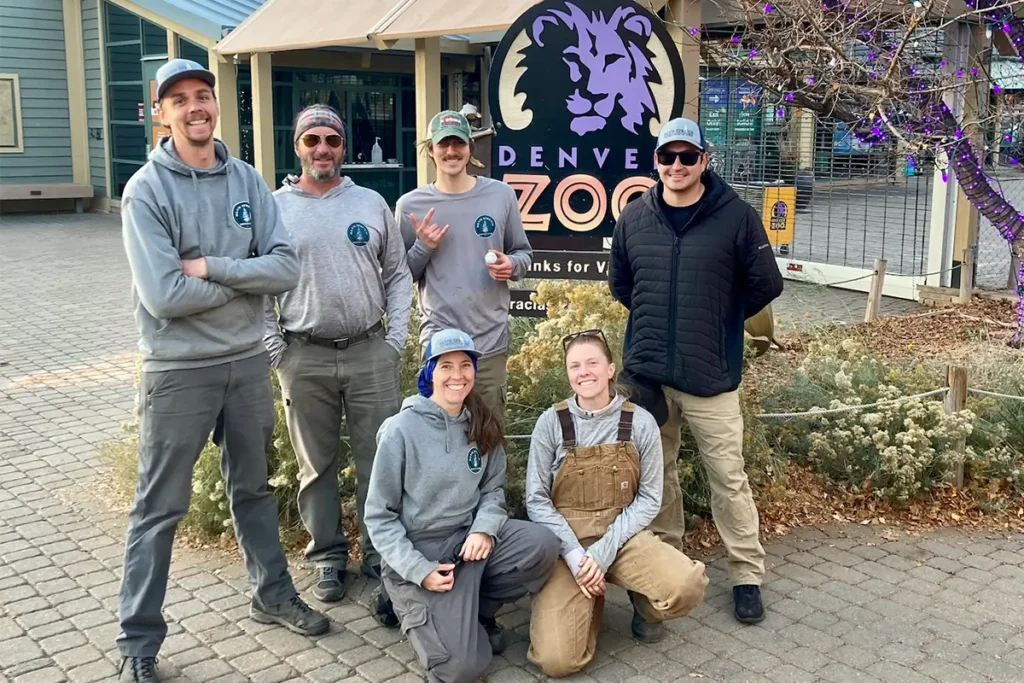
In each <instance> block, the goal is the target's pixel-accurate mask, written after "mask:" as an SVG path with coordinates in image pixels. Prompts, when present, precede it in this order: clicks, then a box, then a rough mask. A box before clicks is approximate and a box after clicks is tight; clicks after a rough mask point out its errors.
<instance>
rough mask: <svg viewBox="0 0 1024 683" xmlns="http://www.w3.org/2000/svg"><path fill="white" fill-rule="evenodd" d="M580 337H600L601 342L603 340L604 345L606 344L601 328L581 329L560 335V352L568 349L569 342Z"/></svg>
mask: <svg viewBox="0 0 1024 683" xmlns="http://www.w3.org/2000/svg"><path fill="white" fill-rule="evenodd" d="M580 337H594V338H595V339H600V340H601V341H602V342H604V345H605V346H608V340H607V339H605V337H604V331H603V330H598V329H593V330H583V331H582V332H573V333H572V334H567V335H565V336H564V337H562V353H565V352H566V351H568V350H569V344H572V343H573V342H574V341H575V340H577V339H579V338H580Z"/></svg>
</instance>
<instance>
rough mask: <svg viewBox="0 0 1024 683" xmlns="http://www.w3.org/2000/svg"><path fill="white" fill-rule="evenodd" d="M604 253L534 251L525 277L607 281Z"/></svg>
mask: <svg viewBox="0 0 1024 683" xmlns="http://www.w3.org/2000/svg"><path fill="white" fill-rule="evenodd" d="M608 257H609V254H608V252H606V251H534V252H533V262H532V263H531V264H530V272H529V273H527V275H526V277H531V278H542V279H546V280H607V279H608Z"/></svg>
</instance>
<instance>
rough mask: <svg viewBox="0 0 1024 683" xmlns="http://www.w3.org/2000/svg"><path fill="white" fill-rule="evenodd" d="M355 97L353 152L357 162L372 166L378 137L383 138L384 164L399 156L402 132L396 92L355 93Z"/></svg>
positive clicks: (381, 140)
mask: <svg viewBox="0 0 1024 683" xmlns="http://www.w3.org/2000/svg"><path fill="white" fill-rule="evenodd" d="M349 96H350V97H351V98H352V121H351V122H350V126H351V129H352V140H351V142H350V144H349V147H350V149H351V150H352V155H351V158H352V160H353V161H354V162H355V163H369V162H370V161H371V159H372V151H373V145H374V142H375V138H378V137H379V138H380V142H379V144H380V146H381V149H382V150H383V152H384V161H387V160H388V159H393V158H396V157H397V155H398V150H397V142H398V129H397V127H396V125H395V100H396V99H397V97H398V95H397V93H395V92H354V93H349Z"/></svg>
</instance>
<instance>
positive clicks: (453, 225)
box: [395, 176, 533, 358]
mask: <svg viewBox="0 0 1024 683" xmlns="http://www.w3.org/2000/svg"><path fill="white" fill-rule="evenodd" d="M430 209H434V218H433V222H434V223H437V224H438V225H439V226H441V227H444V226H445V225H447V226H449V227H448V234H446V235H445V236H444V237H442V238H441V242H440V244H438V245H437V249H434V250H433V251H431V250H430V249H429V248H427V246H426V245H425V244H423V242H420V241H419V240H418V239H417V238H416V229H415V227H414V226H413V223H412V214H416V217H417V218H419V219H420V220H423V218H424V217H425V216H426V215H427V212H428V211H430ZM395 214H396V216H397V217H398V224H399V226H400V227H401V228H402V237H403V238H404V239H405V246H406V248H407V249H408V250H409V270H410V271H412V277H413V279H414V280H416V281H417V283H418V285H419V306H420V343H421V344H426V343H427V341H428V340H429V339H430V337H431V335H433V334H434V333H435V332H437V331H438V330H443V329H446V328H455V329H457V330H464V331H465V332H466V333H467V334H469V336H471V337H473V341H474V342H475V343H476V348H477V349H478V350H479V351H480V353H481V355H482V356H483V357H484V358H489V357H491V356H496V355H498V354H500V353H504V352H505V350H506V349H507V348H508V305H509V300H510V299H511V296H512V295H511V294H510V293H509V289H508V283H507V282H498V281H497V280H495V279H494V278H492V277H491V275H490V273H489V272H488V271H487V264H486V263H485V262H484V257H485V256H486V255H487V252H488V250H490V249H496V250H498V251H500V252H502V253H504V254H507V255H508V257H509V258H510V259H512V264H513V270H512V279H513V280H520V279H522V278H523V277H525V276H526V274H527V273H528V272H530V264H531V263H532V261H533V249H531V248H530V242H529V240H527V239H526V232H525V231H524V230H523V219H522V216H521V215H520V214H519V201H518V200H517V199H516V193H515V190H513V189H512V188H511V187H510V186H508V185H506V184H505V183H503V182H501V181H498V180H494V179H493V178H484V177H481V176H477V181H476V184H475V185H474V186H473V188H472V189H470V190H468V191H466V192H463V193H461V194H445V193H444V192H441V191H440V190H438V189H437V187H435V186H434V184H433V183H431V184H430V185H426V186H424V187H421V188H419V189H416V190H413V191H412V192H409V193H408V194H406V195H403V196H402V197H401V198H400V199H399V200H398V204H397V205H396V207H395Z"/></svg>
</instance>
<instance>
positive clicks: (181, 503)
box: [117, 59, 401, 683]
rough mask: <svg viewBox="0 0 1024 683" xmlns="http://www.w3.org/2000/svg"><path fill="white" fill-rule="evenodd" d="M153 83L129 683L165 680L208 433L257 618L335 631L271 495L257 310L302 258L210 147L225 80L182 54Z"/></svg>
mask: <svg viewBox="0 0 1024 683" xmlns="http://www.w3.org/2000/svg"><path fill="white" fill-rule="evenodd" d="M156 82H157V86H156V88H157V100H158V102H157V109H158V112H159V114H160V118H161V119H162V121H163V123H164V125H166V126H168V127H169V128H170V129H171V135H170V137H168V138H165V139H164V140H162V141H161V142H160V144H159V145H158V146H157V147H156V148H155V149H154V150H153V152H152V153H151V154H150V155H149V161H148V162H147V163H146V165H145V166H143V167H142V168H141V169H139V171H138V172H136V173H135V175H133V176H132V178H131V180H129V181H128V184H127V186H126V187H125V190H124V194H123V195H122V198H121V220H122V223H123V228H124V229H123V233H124V244H125V251H126V252H127V253H128V263H129V265H130V266H131V272H132V298H133V299H134V301H135V321H136V324H137V326H138V328H139V333H140V339H139V348H140V350H141V351H142V384H141V386H140V389H139V483H138V487H137V488H136V491H135V501H134V503H133V504H132V509H131V513H130V515H129V518H128V534H127V539H126V541H125V555H124V578H123V579H122V582H121V589H120V595H119V598H118V612H119V616H120V621H121V634H120V636H118V638H117V646H118V650H120V653H121V657H122V662H121V673H120V681H121V682H122V683H153V682H155V681H159V680H160V679H159V675H158V673H157V669H156V656H157V653H158V652H159V650H160V646H161V644H162V643H163V640H164V637H165V636H166V635H167V623H166V622H165V621H164V618H163V616H162V615H161V607H162V605H163V601H164V594H165V592H166V589H167V578H168V572H169V569H170V563H171V548H172V545H173V543H174V532H175V529H176V527H177V524H178V522H179V521H180V520H181V518H182V516H184V514H185V513H186V511H187V510H188V506H189V498H190V496H191V493H192V469H193V467H194V466H195V463H196V460H197V459H198V457H199V453H200V452H201V451H202V450H203V447H204V446H205V445H206V443H207V441H208V440H209V438H210V433H211V432H212V433H213V441H214V443H216V444H217V445H218V446H220V449H221V468H222V471H223V472H224V475H225V479H226V482H225V483H226V487H225V488H226V493H227V498H228V501H229V503H230V505H231V517H232V520H233V522H234V531H235V534H236V536H237V537H238V543H239V546H240V547H241V550H242V556H243V558H244V559H245V565H246V569H247V570H248V572H249V577H250V581H251V583H252V586H253V596H252V601H251V603H250V608H249V614H250V616H251V617H252V619H253V620H255V621H258V622H261V623H267V624H269V623H276V624H280V625H283V626H285V627H287V628H289V629H290V630H292V631H295V632H297V633H301V634H304V635H316V634H319V633H323V632H325V631H327V629H328V626H329V622H328V620H327V618H326V617H324V616H323V615H322V614H319V613H318V612H315V611H313V610H311V609H310V608H309V607H308V606H307V605H306V604H305V603H304V602H303V601H302V600H301V599H300V598H299V596H298V594H297V593H296V591H295V586H294V585H293V584H292V580H291V577H290V576H289V574H288V562H287V560H286V558H285V555H284V551H283V550H282V548H281V543H280V540H279V538H278V527H277V501H276V500H275V498H274V494H273V493H271V492H270V490H269V489H268V486H267V451H268V450H269V448H270V440H271V437H272V434H273V431H274V417H275V412H274V397H273V391H272V389H271V385H270V375H269V373H268V371H267V365H268V362H269V361H268V358H267V353H266V349H265V348H264V345H263V326H262V320H261V318H260V313H261V312H262V310H263V297H264V296H266V295H271V296H273V295H275V294H280V293H281V292H285V291H287V290H289V289H291V288H292V287H294V286H295V283H296V282H297V281H298V277H299V260H298V258H297V257H296V255H295V251H294V250H293V249H292V246H291V240H290V239H289V237H288V233H287V231H286V230H285V229H284V225H283V224H282V223H281V219H280V217H279V215H278V211H277V205H276V204H275V202H274V200H273V198H272V197H271V194H270V188H268V187H267V186H266V184H265V183H264V182H263V179H262V178H260V176H259V174H258V173H256V170H255V169H254V168H253V167H252V166H249V165H247V164H245V163H243V162H241V161H239V160H238V159H234V158H232V156H231V154H230V152H229V151H228V149H227V147H226V146H225V145H224V143H223V142H221V141H220V140H217V139H215V138H214V136H213V131H214V129H215V128H216V126H217V118H218V116H219V114H220V110H219V108H218V106H217V99H216V97H215V95H214V91H213V87H214V75H213V74H212V73H211V72H210V71H208V70H206V69H205V68H203V67H202V66H201V65H199V64H197V63H196V62H192V61H189V60H185V59H174V60H171V61H170V62H168V63H167V64H165V65H164V66H162V67H161V68H160V69H159V71H157V74H156ZM399 242H401V240H400V239H399Z"/></svg>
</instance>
